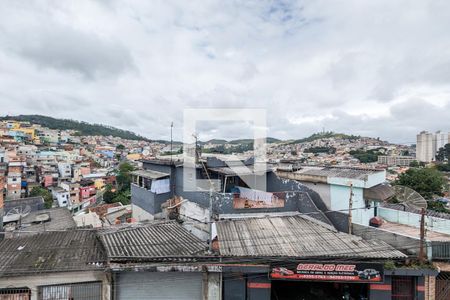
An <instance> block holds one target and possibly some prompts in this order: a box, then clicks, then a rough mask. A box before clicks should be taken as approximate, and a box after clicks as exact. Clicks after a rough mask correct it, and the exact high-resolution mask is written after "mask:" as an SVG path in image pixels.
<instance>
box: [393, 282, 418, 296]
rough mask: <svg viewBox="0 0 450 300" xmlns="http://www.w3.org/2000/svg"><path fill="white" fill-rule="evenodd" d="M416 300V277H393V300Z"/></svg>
mask: <svg viewBox="0 0 450 300" xmlns="http://www.w3.org/2000/svg"><path fill="white" fill-rule="evenodd" d="M415 299H416V277H411V276H393V277H392V300H415Z"/></svg>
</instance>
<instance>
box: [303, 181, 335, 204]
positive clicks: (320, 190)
mask: <svg viewBox="0 0 450 300" xmlns="http://www.w3.org/2000/svg"><path fill="white" fill-rule="evenodd" d="M302 184H303V185H304V186H306V187H308V188H309V189H311V190H313V191H315V192H316V193H317V194H319V195H320V198H322V201H323V202H324V203H325V205H326V207H327V208H328V209H331V189H330V185H329V184H326V183H320V182H319V183H312V182H302Z"/></svg>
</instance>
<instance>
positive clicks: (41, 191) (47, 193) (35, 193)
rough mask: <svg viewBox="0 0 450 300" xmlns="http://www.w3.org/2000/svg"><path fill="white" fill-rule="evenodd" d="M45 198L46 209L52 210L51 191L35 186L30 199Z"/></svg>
mask: <svg viewBox="0 0 450 300" xmlns="http://www.w3.org/2000/svg"><path fill="white" fill-rule="evenodd" d="M39 196H41V197H42V198H44V203H45V208H51V207H52V205H53V196H52V193H50V191H48V190H47V189H44V188H43V187H40V186H35V187H33V188H32V189H31V192H30V197H39Z"/></svg>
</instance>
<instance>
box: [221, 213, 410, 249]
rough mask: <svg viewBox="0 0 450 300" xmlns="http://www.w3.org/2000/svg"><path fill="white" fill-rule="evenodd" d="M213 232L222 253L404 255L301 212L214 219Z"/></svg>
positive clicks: (384, 244) (389, 247) (387, 246)
mask: <svg viewBox="0 0 450 300" xmlns="http://www.w3.org/2000/svg"><path fill="white" fill-rule="evenodd" d="M217 234H218V240H219V249H220V254H221V255H223V256H234V257H236V256H238V257H248V256H251V257H276V256H278V257H296V258H312V257H314V258H319V257H323V258H325V257H330V258H331V257H345V258H404V257H406V255H404V254H403V253H401V252H400V251H398V250H396V249H394V248H393V247H391V246H390V245H388V244H386V243H385V242H383V241H378V240H370V241H366V240H363V239H362V238H360V237H357V236H354V235H349V234H347V233H342V232H338V231H336V230H335V229H334V228H332V227H331V226H329V225H327V224H325V223H322V222H319V221H317V220H315V219H312V218H310V217H308V216H301V215H297V216H286V217H263V218H246V219H234V220H223V221H220V222H217Z"/></svg>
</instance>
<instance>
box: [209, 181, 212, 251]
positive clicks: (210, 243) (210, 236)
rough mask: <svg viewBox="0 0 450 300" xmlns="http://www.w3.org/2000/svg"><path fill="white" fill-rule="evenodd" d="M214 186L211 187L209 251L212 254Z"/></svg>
mask: <svg viewBox="0 0 450 300" xmlns="http://www.w3.org/2000/svg"><path fill="white" fill-rule="evenodd" d="M212 189H213V187H212V184H210V187H209V251H210V252H212V219H213V213H212V209H213V205H212Z"/></svg>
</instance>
